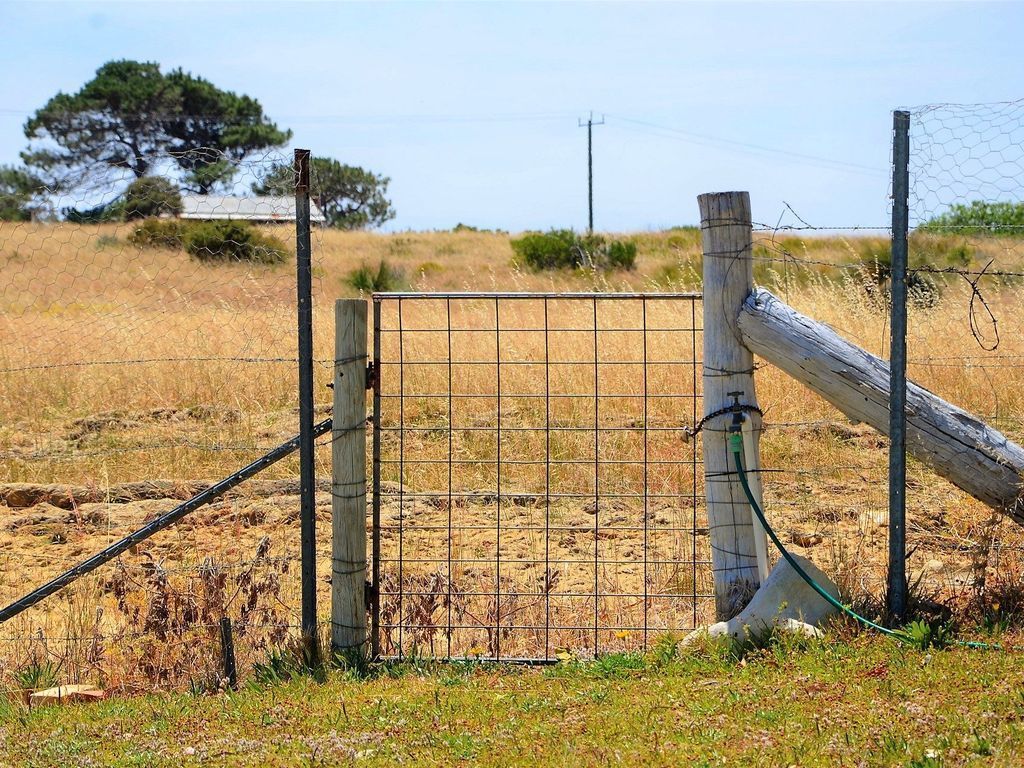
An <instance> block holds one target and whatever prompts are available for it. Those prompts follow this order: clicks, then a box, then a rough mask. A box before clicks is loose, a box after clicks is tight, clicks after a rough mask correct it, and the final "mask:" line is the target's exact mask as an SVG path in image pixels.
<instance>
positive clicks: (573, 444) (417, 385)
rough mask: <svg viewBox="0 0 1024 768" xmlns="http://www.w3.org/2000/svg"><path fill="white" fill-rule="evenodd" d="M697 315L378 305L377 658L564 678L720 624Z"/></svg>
mask: <svg viewBox="0 0 1024 768" xmlns="http://www.w3.org/2000/svg"><path fill="white" fill-rule="evenodd" d="M700 301H701V297H700V295H699V294H689V293H687V294H556V293H551V294H539V293H532V294H519V293H497V294H477V293H474V294H463V293H452V294H413V293H405V294H397V293H392V294H378V295H375V296H374V302H373V308H374V325H373V334H374V336H373V346H374V349H373V363H374V371H375V372H376V375H375V376H374V408H373V463H372V467H373V503H372V512H371V514H372V521H371V523H372V528H371V530H372V586H373V588H372V589H371V638H372V645H373V651H374V654H375V655H378V656H385V657H403V656H406V655H410V654H415V655H427V656H435V657H444V658H480V659H495V660H502V659H505V660H549V659H553V658H556V657H557V656H558V655H559V654H564V653H566V652H570V653H574V654H578V655H591V654H597V653H603V652H610V651H622V650H629V649H637V648H642V647H646V646H647V644H648V643H649V642H651V640H652V639H653V637H654V636H655V635H657V634H659V633H663V632H669V631H675V630H685V629H689V628H692V627H694V626H696V625H698V624H699V623H702V622H703V621H705V620H707V619H708V618H710V616H711V614H712V613H713V610H714V596H713V589H712V583H711V573H710V555H709V548H708V537H707V520H706V517H705V513H704V503H703V499H704V496H703V476H702V468H701V457H700V454H699V446H698V443H697V441H686V439H685V432H684V431H683V428H684V427H685V426H687V425H692V424H694V423H696V421H697V420H698V418H699V416H700V414H701V412H702V404H701V384H700V353H701V339H700V335H701V328H700V324H699V322H698V320H699V317H700V306H699V305H700Z"/></svg>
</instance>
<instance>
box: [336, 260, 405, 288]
mask: <svg viewBox="0 0 1024 768" xmlns="http://www.w3.org/2000/svg"><path fill="white" fill-rule="evenodd" d="M345 282H346V283H347V284H348V285H349V286H351V287H352V288H355V289H356V290H357V291H362V292H363V293H374V292H380V291H399V290H402V289H403V288H405V287H406V285H407V283H406V281H405V272H403V271H402V270H401V269H399V268H397V267H392V266H391V265H390V264H388V263H387V261H381V262H380V264H379V265H377V269H376V270H374V269H373V267H369V266H367V265H366V264H363V265H362V266H361V267H359V268H358V269H353V270H352V271H351V272H349V273H348V275H346V277H345Z"/></svg>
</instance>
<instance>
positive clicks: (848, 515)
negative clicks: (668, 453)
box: [752, 102, 1024, 626]
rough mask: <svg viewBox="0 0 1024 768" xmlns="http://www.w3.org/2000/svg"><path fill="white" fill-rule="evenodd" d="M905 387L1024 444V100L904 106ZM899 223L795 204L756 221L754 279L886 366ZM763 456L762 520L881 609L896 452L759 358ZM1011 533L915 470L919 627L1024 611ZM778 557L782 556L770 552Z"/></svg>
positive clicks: (1023, 567) (1017, 547)
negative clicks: (809, 212) (805, 213)
mask: <svg viewBox="0 0 1024 768" xmlns="http://www.w3.org/2000/svg"><path fill="white" fill-rule="evenodd" d="M909 119H910V152H909V168H908V170H909V214H910V215H909V238H908V263H909V270H908V275H907V285H908V302H907V315H908V322H907V336H906V346H907V378H908V380H910V381H913V382H915V383H917V384H919V385H921V386H923V387H924V388H926V389H928V390H930V391H931V392H934V393H935V394H937V395H939V396H940V397H942V398H943V399H945V400H947V401H949V402H951V403H952V404H954V405H956V406H958V407H960V408H963V409H965V410H967V411H969V412H971V413H973V414H975V415H977V416H978V417H980V418H981V419H982V420H984V421H985V422H986V423H987V424H989V425H990V426H991V427H993V428H994V429H997V430H999V431H1000V432H1002V433H1003V434H1004V435H1005V436H1007V437H1008V438H1009V439H1011V440H1014V441H1016V442H1018V443H1020V442H1022V440H1024V407H1022V406H1024V400H1022V393H1021V389H1020V386H1019V382H1020V377H1021V373H1022V370H1024V343H1022V341H1021V339H1022V338H1024V334H1022V330H1024V329H1022V328H1021V327H1020V326H1021V323H1022V322H1024V320H1022V313H1021V311H1020V310H1021V304H1020V296H1021V293H1020V288H1021V285H1022V279H1024V207H1022V205H1021V200H1022V199H1024V189H1022V188H1021V184H1022V182H1021V178H1022V175H1021V171H1022V170H1024V169H1022V167H1021V166H1022V163H1024V102H1011V103H1003V104H985V105H936V106H927V107H921V108H916V109H912V110H910V111H909ZM892 241H893V230H892V226H891V224H890V223H889V222H885V223H883V222H877V221H846V222H836V223H834V224H832V223H829V225H828V226H820V225H818V224H817V223H816V222H809V221H807V220H806V219H804V218H803V217H802V216H801V215H800V212H799V211H798V210H796V209H793V208H790V207H788V206H787V207H786V210H785V211H784V212H783V215H782V216H781V217H780V218H779V220H777V221H768V222H761V223H755V225H754V246H753V254H752V255H753V259H754V266H755V280H756V282H757V283H758V284H759V285H761V286H762V287H766V288H767V289H769V290H770V291H772V292H773V293H775V294H776V295H777V296H778V297H779V298H781V299H782V300H784V301H785V302H786V303H788V304H790V305H791V306H793V307H794V308H796V309H797V310H799V311H800V312H802V313H804V314H806V315H808V316H810V317H811V318H814V319H815V320H819V321H822V322H825V323H827V324H828V325H830V326H832V327H833V328H835V329H836V330H837V331H838V332H839V333H840V334H841V335H842V336H844V337H845V338H847V339H849V340H850V341H852V342H854V343H855V344H857V345H858V346H860V347H862V348H863V349H865V350H866V351H868V352H869V353H871V354H873V355H876V356H878V357H880V358H882V359H885V360H888V358H889V353H890V325H889V321H890V313H891V308H892V307H891V304H892V303H891V295H890V282H891V272H892ZM755 379H756V386H757V391H758V399H759V402H760V403H761V405H762V407H763V408H764V411H765V414H764V421H763V427H762V428H763V434H762V440H761V459H762V472H763V473H764V474H763V485H764V494H765V506H766V511H767V513H768V516H769V520H770V522H771V523H772V524H773V526H774V527H775V528H776V530H777V531H778V532H779V534H780V535H781V537H782V539H783V541H784V542H786V543H787V546H788V547H790V548H791V549H792V550H793V551H794V552H797V553H799V554H802V555H805V556H807V557H810V558H811V559H812V560H814V561H815V562H816V563H817V564H818V565H820V566H822V567H823V568H824V570H825V571H826V572H827V573H828V574H829V575H830V576H832V577H833V578H834V579H835V580H836V581H837V582H838V584H839V586H840V588H841V591H842V593H843V597H844V600H846V601H847V602H851V603H854V604H855V605H857V606H858V607H859V608H861V609H862V610H865V611H868V612H869V613H872V614H873V615H882V614H883V613H884V609H885V604H886V587H887V585H886V572H887V567H888V566H887V559H888V546H889V540H888V531H889V516H888V493H887V480H888V472H889V467H888V450H889V441H888V438H886V437H885V436H884V435H882V434H880V433H878V432H877V431H875V430H874V429H872V428H871V427H869V426H867V425H865V424H859V423H855V422H852V421H851V420H850V419H848V418H847V417H846V416H845V415H844V414H842V413H841V412H840V411H839V410H838V409H836V408H835V407H833V406H832V405H830V404H829V403H828V402H826V401H824V400H823V399H822V398H820V397H818V396H817V395H815V394H813V393H811V392H810V391H808V390H806V389H804V388H803V387H801V386H799V385H796V384H795V383H794V382H793V381H792V380H791V379H789V378H788V377H787V376H786V375H785V374H783V373H781V372H780V371H779V370H777V369H776V368H774V367H773V366H771V365H769V364H766V363H765V362H764V361H759V362H758V363H757V373H756V376H755ZM1022 553H1024V536H1022V535H1021V531H1020V528H1019V526H1018V525H1016V524H1015V523H1013V522H1011V521H1009V520H1007V519H1006V518H1005V517H1004V516H1002V515H1001V514H999V513H996V512H994V511H993V510H992V509H991V508H989V507H988V506H986V505H984V504H983V503H981V502H980V501H977V500H976V499H974V498H973V497H971V496H969V495H968V494H966V493H964V492H962V491H960V490H959V489H957V488H956V487H955V486H953V485H952V484H951V483H949V482H948V481H946V480H944V479H942V478H941V477H939V476H938V475H937V474H936V473H935V472H934V471H933V470H932V469H931V468H930V467H928V466H926V465H924V464H922V463H921V462H919V461H916V460H915V459H914V458H913V457H912V456H909V457H908V460H907V481H906V572H907V582H908V586H909V603H908V611H909V614H910V615H922V614H924V615H926V616H927V615H931V616H939V617H949V616H950V615H954V616H956V617H959V618H963V619H966V620H968V621H970V622H973V621H975V620H979V621H980V622H981V623H982V624H983V625H985V626H1000V625H1001V624H1002V623H1004V622H1005V621H1007V620H1009V619H1010V618H1011V617H1013V616H1014V615H1020V613H1021V611H1022V609H1024V605H1022V604H1021V599H1020V594H1021V585H1022V581H1024V560H1022ZM773 555H774V553H773Z"/></svg>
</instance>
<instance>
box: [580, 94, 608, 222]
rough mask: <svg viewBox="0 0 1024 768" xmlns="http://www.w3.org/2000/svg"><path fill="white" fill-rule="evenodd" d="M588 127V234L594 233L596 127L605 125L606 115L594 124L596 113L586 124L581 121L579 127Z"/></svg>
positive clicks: (591, 114) (581, 119)
mask: <svg viewBox="0 0 1024 768" xmlns="http://www.w3.org/2000/svg"><path fill="white" fill-rule="evenodd" d="M584 125H585V126H587V214H588V215H587V232H593V231H594V126H595V125H604V115H601V119H600V121H598V122H594V113H593V112H591V113H590V117H588V118H587V121H586V122H583V118H580V120H579V127H580V128H582V127H583V126H584Z"/></svg>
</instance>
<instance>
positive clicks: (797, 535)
mask: <svg viewBox="0 0 1024 768" xmlns="http://www.w3.org/2000/svg"><path fill="white" fill-rule="evenodd" d="M789 540H790V541H792V542H793V543H794V544H796V545H797V546H798V547H814V546H817V545H818V544H821V542H822V541H824V540H825V539H824V537H823V536H822V535H821V534H820V533H808V532H805V531H793V532H791V533H790V534H789Z"/></svg>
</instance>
